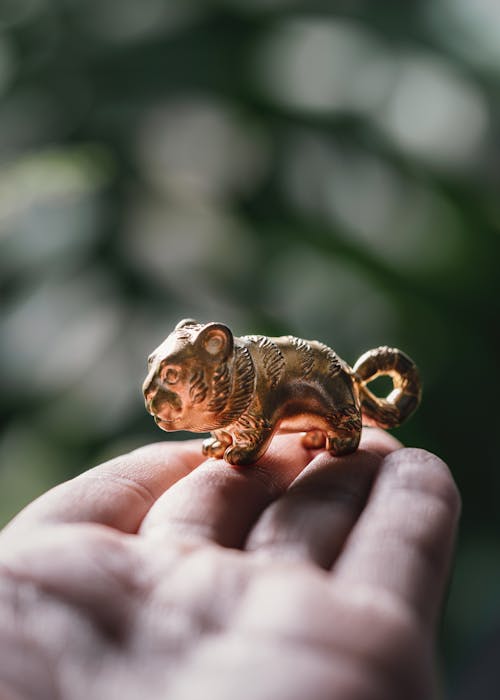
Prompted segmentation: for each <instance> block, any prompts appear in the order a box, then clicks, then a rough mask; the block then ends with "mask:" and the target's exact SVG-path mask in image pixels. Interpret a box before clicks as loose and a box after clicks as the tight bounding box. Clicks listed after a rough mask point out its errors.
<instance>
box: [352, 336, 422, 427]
mask: <svg viewBox="0 0 500 700" xmlns="http://www.w3.org/2000/svg"><path fill="white" fill-rule="evenodd" d="M353 372H354V380H355V382H356V384H357V385H358V390H359V398H360V402H361V412H362V414H363V419H364V422H365V423H367V424H368V425H378V426H379V427H380V428H393V427H395V426H396V425H399V424H400V423H402V422H403V421H404V420H405V419H406V418H408V416H409V415H410V414H411V413H413V411H414V410H415V409H416V408H417V406H418V404H419V402H420V396H421V388H420V379H419V376H418V370H417V367H416V365H415V363H414V362H413V360H411V359H410V358H409V357H408V355H405V354H404V353H403V352H401V350H397V349H396V348H388V347H380V348H375V349H374V350H369V351H368V352H365V354H364V355H362V356H361V357H360V358H359V360H358V361H357V362H356V364H355V365H354V367H353ZM382 375H388V376H390V377H391V379H392V383H393V390H392V391H391V392H390V394H389V395H388V396H387V397H386V398H385V399H381V398H378V396H375V394H373V393H372V392H371V391H370V390H369V389H368V388H367V384H369V382H371V381H373V380H374V379H375V378H376V377H379V376H382Z"/></svg>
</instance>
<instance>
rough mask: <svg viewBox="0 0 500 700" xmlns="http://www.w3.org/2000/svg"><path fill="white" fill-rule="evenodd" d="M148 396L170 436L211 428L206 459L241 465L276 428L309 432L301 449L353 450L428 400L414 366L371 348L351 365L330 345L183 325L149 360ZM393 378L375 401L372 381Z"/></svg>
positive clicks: (385, 350)
mask: <svg viewBox="0 0 500 700" xmlns="http://www.w3.org/2000/svg"><path fill="white" fill-rule="evenodd" d="M148 366H149V372H148V376H147V377H146V380H145V381H144V385H143V391H144V397H145V401H146V407H147V410H148V411H149V412H150V413H151V414H152V415H153V416H154V419H155V421H156V423H157V424H158V425H159V426H160V428H162V429H163V430H167V431H170V430H190V431H194V432H209V431H210V432H211V437H210V438H208V439H207V440H205V441H204V443H203V453H204V454H205V455H207V456H210V457H224V459H225V460H226V461H227V462H229V463H230V464H233V465H244V464H250V463H252V462H255V461H256V460H257V459H258V458H259V457H261V456H262V455H263V454H264V452H265V451H266V449H267V447H268V446H269V443H270V441H271V438H272V436H273V434H274V433H275V432H278V431H279V432H295V431H296V432H305V435H304V437H303V444H304V445H305V446H307V447H310V448H320V447H326V449H327V450H330V451H331V452H332V453H333V454H335V455H345V454H348V453H349V452H354V450H356V448H357V447H358V444H359V439H360V436H361V426H362V421H363V423H364V424H365V425H378V426H380V427H383V428H392V427H394V426H396V425H399V424H400V423H401V422H402V421H404V420H405V419H406V418H407V417H408V416H409V415H410V414H411V413H412V412H413V411H414V410H415V409H416V407H417V406H418V403H419V401H420V393H421V392H420V381H419V377H418V371H417V368H416V366H415V364H414V363H413V361H412V360H411V359H410V358H409V357H408V356H407V355H405V354H404V353H402V352H401V351H400V350H397V349H395V348H388V347H379V348H376V349H375V350H369V351H368V352H366V353H365V354H364V355H362V357H360V358H359V360H358V361H357V362H356V364H355V365H354V367H353V368H351V367H349V365H348V364H347V363H346V362H344V361H343V360H341V359H340V357H338V356H337V355H336V354H335V352H334V351H333V350H331V349H330V348H329V347H327V346H326V345H323V343H319V342H317V341H316V340H302V339H300V338H294V337H293V336H282V337H280V338H267V337H266V336H263V335H245V336H242V337H240V338H238V337H234V336H233V334H232V333H231V331H230V330H229V328H228V327H227V326H225V325H223V324H222V323H207V324H202V323H198V322H197V321H193V320H191V319H185V320H183V321H180V323H178V324H177V326H176V327H175V329H174V331H173V332H172V333H170V335H169V336H168V337H167V338H166V339H165V340H164V341H163V343H162V344H161V345H160V346H159V347H157V348H156V350H155V351H154V352H153V353H152V354H151V355H150V357H149V361H148ZM380 375H389V376H390V377H391V379H392V382H393V390H392V391H391V393H390V394H389V395H388V396H387V398H385V399H384V398H378V397H376V396H375V395H374V394H373V393H372V392H371V391H370V390H369V389H368V388H367V384H368V383H369V382H370V381H372V380H373V379H375V377H378V376H380Z"/></svg>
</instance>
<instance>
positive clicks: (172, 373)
mask: <svg viewBox="0 0 500 700" xmlns="http://www.w3.org/2000/svg"><path fill="white" fill-rule="evenodd" d="M164 379H165V381H166V382H167V384H175V383H176V382H177V381H179V370H178V369H174V367H169V368H168V369H167V371H166V372H165V375H164Z"/></svg>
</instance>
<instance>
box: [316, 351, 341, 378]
mask: <svg viewBox="0 0 500 700" xmlns="http://www.w3.org/2000/svg"><path fill="white" fill-rule="evenodd" d="M317 345H318V347H319V348H320V349H321V351H322V352H323V353H324V354H325V355H326V356H327V359H328V374H329V375H330V376H335V375H336V374H338V373H339V372H340V370H341V369H342V365H341V364H340V360H339V358H338V357H337V354H336V353H335V352H334V351H333V350H332V349H331V348H329V347H328V345H325V344H324V343H317Z"/></svg>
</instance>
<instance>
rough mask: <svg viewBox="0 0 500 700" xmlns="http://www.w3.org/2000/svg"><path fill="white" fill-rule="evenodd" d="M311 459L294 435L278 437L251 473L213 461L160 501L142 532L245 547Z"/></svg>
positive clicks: (308, 452) (179, 484) (165, 494)
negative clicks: (250, 533) (258, 521)
mask: <svg viewBox="0 0 500 700" xmlns="http://www.w3.org/2000/svg"><path fill="white" fill-rule="evenodd" d="M313 456H314V453H313V452H311V451H310V450H306V449H305V448H304V447H302V445H301V438H300V436H299V435H298V434H295V435H287V436H284V435H283V436H276V438H275V439H274V440H273V441H272V443H271V446H270V447H269V450H268V451H267V452H266V454H265V455H264V457H262V458H261V459H260V460H259V461H258V462H256V463H255V464H254V465H251V466H248V467H241V468H235V467H233V466H230V465H229V464H227V462H225V461H224V460H216V459H209V460H207V461H206V462H205V463H204V464H202V465H201V466H200V467H199V468H198V469H197V470H196V471H194V472H191V473H190V474H189V475H188V476H186V477H185V478H184V479H182V480H180V481H178V482H177V483H176V484H175V485H174V486H173V487H172V488H171V489H169V490H168V491H166V492H165V493H164V494H163V496H162V497H161V498H159V499H158V501H156V503H155V505H154V506H153V508H151V510H150V511H149V513H148V515H147V517H146V518H145V519H144V521H143V523H142V526H141V529H140V532H142V533H144V534H147V535H151V534H155V535H158V536H160V537H167V536H169V535H171V534H176V535H178V534H181V535H183V536H194V537H197V538H198V537H201V538H202V539H208V540H211V541H214V542H217V543H218V544H221V545H224V546H226V547H241V546H243V543H244V541H245V539H246V536H247V534H248V531H249V530H250V528H251V527H252V525H253V524H254V523H255V520H256V519H257V517H258V516H259V515H260V513H261V512H262V511H263V510H264V508H265V507H266V506H267V505H268V504H269V503H270V502H271V501H273V500H274V499H275V498H277V497H278V496H280V495H281V494H282V493H283V491H284V490H285V489H286V488H287V487H288V486H289V484H290V483H291V482H292V481H293V479H294V478H295V477H296V476H297V474H298V473H299V472H301V471H302V469H304V467H305V466H306V465H307V464H308V463H309V462H310V460H311V459H312V458H313Z"/></svg>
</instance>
